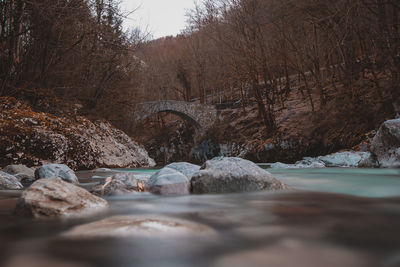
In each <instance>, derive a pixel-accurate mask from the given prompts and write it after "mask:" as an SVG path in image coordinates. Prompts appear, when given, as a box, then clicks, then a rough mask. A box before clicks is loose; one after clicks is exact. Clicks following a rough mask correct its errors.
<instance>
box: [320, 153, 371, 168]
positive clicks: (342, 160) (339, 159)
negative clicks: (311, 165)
mask: <svg viewBox="0 0 400 267" xmlns="http://www.w3.org/2000/svg"><path fill="white" fill-rule="evenodd" d="M370 156H371V153H369V152H356V151H345V152H338V153H334V154H330V155H327V156H320V157H318V158H317V160H319V161H321V162H323V163H324V164H325V166H326V167H358V164H359V163H360V161H363V160H365V159H367V158H369V157H370Z"/></svg>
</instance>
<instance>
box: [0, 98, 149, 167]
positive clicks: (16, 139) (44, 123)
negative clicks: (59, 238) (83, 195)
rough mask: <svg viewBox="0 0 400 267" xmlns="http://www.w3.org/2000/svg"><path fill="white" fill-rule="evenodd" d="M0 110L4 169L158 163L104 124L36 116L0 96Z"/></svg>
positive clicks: (0, 151) (79, 118)
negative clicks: (47, 165)
mask: <svg viewBox="0 0 400 267" xmlns="http://www.w3.org/2000/svg"><path fill="white" fill-rule="evenodd" d="M0 112H1V113H0V166H6V165H10V164H25V165H28V166H29V167H32V166H40V165H43V164H46V163H50V162H51V163H63V164H66V165H68V166H69V167H70V168H72V169H75V170H82V169H95V168H98V167H111V168H125V167H132V168H139V167H151V166H154V165H155V163H154V161H153V159H151V158H150V157H149V156H148V154H147V151H146V150H145V149H144V148H143V147H142V146H141V145H139V144H138V143H137V142H135V141H134V140H132V139H131V138H130V137H129V136H128V135H126V134H125V133H123V132H122V131H120V130H118V129H116V128H114V127H113V126H112V125H111V124H110V123H108V122H106V121H101V120H96V121H90V120H89V119H87V118H85V117H83V116H78V115H76V114H75V115H73V114H69V115H68V114H67V113H65V114H63V115H58V116H56V115H53V114H50V113H45V112H36V111H34V110H33V109H32V108H31V107H30V106H29V105H28V104H26V103H24V102H22V101H19V100H16V99H15V98H12V97H2V98H0Z"/></svg>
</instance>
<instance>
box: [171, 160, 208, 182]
mask: <svg viewBox="0 0 400 267" xmlns="http://www.w3.org/2000/svg"><path fill="white" fill-rule="evenodd" d="M165 167H168V168H171V169H174V170H176V171H178V172H180V173H182V174H184V175H185V176H186V177H187V178H188V179H189V180H190V179H191V178H192V176H193V174H195V173H196V172H198V171H199V170H200V166H199V165H194V164H191V163H188V162H174V163H171V164H168V165H167V166H165Z"/></svg>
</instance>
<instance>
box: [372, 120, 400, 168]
mask: <svg viewBox="0 0 400 267" xmlns="http://www.w3.org/2000/svg"><path fill="white" fill-rule="evenodd" d="M370 149H371V152H372V154H373V155H374V157H375V158H376V159H377V161H378V162H379V166H380V167H383V168H400V119H395V120H388V121H385V122H384V123H383V124H382V125H381V127H380V128H379V130H378V132H377V134H376V135H375V137H374V139H373V140H372V143H371V147H370Z"/></svg>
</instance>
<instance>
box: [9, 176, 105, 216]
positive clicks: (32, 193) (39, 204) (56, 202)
mask: <svg viewBox="0 0 400 267" xmlns="http://www.w3.org/2000/svg"><path fill="white" fill-rule="evenodd" d="M106 207H108V203H107V201H105V200H104V199H101V198H99V197H96V196H94V195H92V194H90V193H89V192H88V191H86V190H85V189H83V188H80V187H78V186H76V185H73V184H71V183H67V182H64V181H63V180H61V179H41V180H38V181H36V182H35V183H33V184H32V185H31V186H30V187H29V188H28V189H27V190H26V191H25V192H24V193H23V194H22V196H21V197H20V199H19V200H18V204H17V208H16V213H17V214H19V215H25V216H31V217H36V218H42V217H75V216H83V215H89V214H93V213H95V212H98V211H101V210H103V209H105V208H106Z"/></svg>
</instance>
